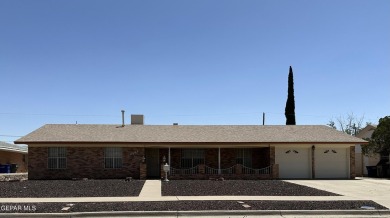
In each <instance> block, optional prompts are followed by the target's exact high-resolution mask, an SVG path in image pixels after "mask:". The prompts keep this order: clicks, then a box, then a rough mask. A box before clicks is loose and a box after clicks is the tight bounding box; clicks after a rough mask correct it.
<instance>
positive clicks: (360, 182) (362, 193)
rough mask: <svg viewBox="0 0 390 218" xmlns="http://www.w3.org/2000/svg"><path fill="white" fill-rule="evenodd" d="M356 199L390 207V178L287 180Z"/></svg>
mask: <svg viewBox="0 0 390 218" xmlns="http://www.w3.org/2000/svg"><path fill="white" fill-rule="evenodd" d="M285 181H288V182H291V183H295V184H299V185H305V186H309V187H313V188H317V189H321V190H325V191H329V192H333V193H337V194H341V195H344V196H346V197H351V198H356V200H372V201H375V202H377V203H379V204H381V205H383V206H385V207H387V208H390V180H389V179H377V178H365V177H364V178H363V177H357V178H356V179H354V180H285Z"/></svg>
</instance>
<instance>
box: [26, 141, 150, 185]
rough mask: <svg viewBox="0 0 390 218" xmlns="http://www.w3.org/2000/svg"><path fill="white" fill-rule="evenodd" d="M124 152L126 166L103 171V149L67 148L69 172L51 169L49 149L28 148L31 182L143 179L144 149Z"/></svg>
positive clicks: (132, 149) (130, 149) (67, 170)
mask: <svg viewBox="0 0 390 218" xmlns="http://www.w3.org/2000/svg"><path fill="white" fill-rule="evenodd" d="M122 149H123V158H122V161H123V167H122V168H120V169H106V168H104V148H103V147H67V158H66V159H67V164H66V169H48V148H47V147H29V163H28V169H29V174H28V177H29V179H72V178H91V179H108V178H110V179H113V178H126V177H133V178H135V179H139V178H140V163H141V162H142V157H143V155H144V148H128V147H124V148H122Z"/></svg>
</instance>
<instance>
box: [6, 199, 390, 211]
mask: <svg viewBox="0 0 390 218" xmlns="http://www.w3.org/2000/svg"><path fill="white" fill-rule="evenodd" d="M66 204H67V203H24V204H10V203H5V204H0V209H1V210H0V213H16V212H17V213H67V212H93V211H191V210H361V207H362V206H370V207H374V208H375V209H387V208H385V207H383V206H381V205H379V204H377V203H375V202H373V201H244V203H242V202H240V203H239V202H238V201H164V202H162V201H155V202H99V203H73V204H74V205H73V206H71V207H70V209H69V210H68V211H67V212H65V211H62V210H61V209H62V208H64V207H65V206H66ZM243 204H246V205H249V206H250V207H248V208H246V207H244V206H243Z"/></svg>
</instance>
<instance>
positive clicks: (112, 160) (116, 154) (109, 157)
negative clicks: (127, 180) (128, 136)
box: [104, 148, 122, 169]
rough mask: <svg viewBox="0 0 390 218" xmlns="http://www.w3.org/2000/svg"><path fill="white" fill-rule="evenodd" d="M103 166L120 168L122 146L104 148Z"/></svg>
mask: <svg viewBox="0 0 390 218" xmlns="http://www.w3.org/2000/svg"><path fill="white" fill-rule="evenodd" d="M104 168H110V169H117V168H122V148H105V150H104Z"/></svg>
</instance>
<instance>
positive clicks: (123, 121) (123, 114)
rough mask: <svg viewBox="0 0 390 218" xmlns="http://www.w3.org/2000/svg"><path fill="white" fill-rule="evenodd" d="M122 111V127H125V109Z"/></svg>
mask: <svg viewBox="0 0 390 218" xmlns="http://www.w3.org/2000/svg"><path fill="white" fill-rule="evenodd" d="M121 112H122V127H125V110H121Z"/></svg>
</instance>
